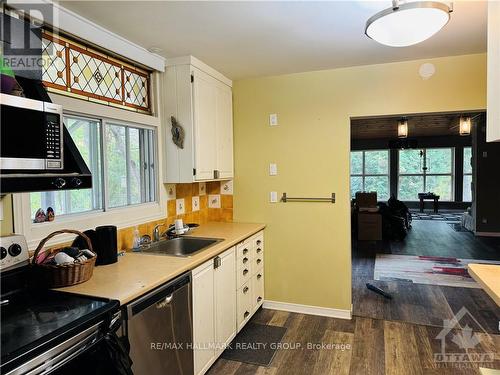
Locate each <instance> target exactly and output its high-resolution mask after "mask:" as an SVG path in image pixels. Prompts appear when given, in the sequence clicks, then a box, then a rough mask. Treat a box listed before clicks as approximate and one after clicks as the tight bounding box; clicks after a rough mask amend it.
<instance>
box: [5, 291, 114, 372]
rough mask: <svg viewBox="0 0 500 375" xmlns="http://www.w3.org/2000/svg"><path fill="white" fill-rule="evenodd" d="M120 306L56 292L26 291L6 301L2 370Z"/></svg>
mask: <svg viewBox="0 0 500 375" xmlns="http://www.w3.org/2000/svg"><path fill="white" fill-rule="evenodd" d="M118 306H119V303H118V301H110V300H107V299H101V298H96V297H86V296H80V295H75V294H70V293H65V292H58V291H53V290H23V291H20V292H17V293H15V294H12V295H10V296H8V297H6V296H4V297H2V304H1V308H0V309H1V358H2V360H1V362H2V367H3V365H4V364H6V363H7V362H9V361H11V360H13V359H16V360H17V358H18V357H20V356H26V355H27V354H28V353H29V352H30V351H34V350H36V349H38V348H41V347H42V346H46V345H50V344H52V345H54V344H55V343H58V342H59V341H62V340H63V339H64V337H66V336H68V335H70V334H72V332H73V333H74V332H76V331H80V330H82V329H84V328H85V327H87V326H90V324H94V322H95V321H96V319H102V316H103V315H104V314H106V313H107V312H110V311H112V310H114V309H117V308H118ZM2 372H3V371H2Z"/></svg>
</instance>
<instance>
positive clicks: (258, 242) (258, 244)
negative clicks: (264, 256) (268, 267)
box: [252, 232, 264, 249]
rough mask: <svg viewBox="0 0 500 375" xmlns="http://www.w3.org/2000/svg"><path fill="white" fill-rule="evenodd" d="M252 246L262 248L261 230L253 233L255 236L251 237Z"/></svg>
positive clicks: (262, 237) (262, 236)
mask: <svg viewBox="0 0 500 375" xmlns="http://www.w3.org/2000/svg"><path fill="white" fill-rule="evenodd" d="M252 242H253V246H254V247H255V248H257V247H260V248H262V249H264V233H263V232H259V233H257V234H256V235H255V237H254V238H253V241H252Z"/></svg>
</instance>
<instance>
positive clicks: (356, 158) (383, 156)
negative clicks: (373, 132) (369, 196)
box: [351, 150, 389, 200]
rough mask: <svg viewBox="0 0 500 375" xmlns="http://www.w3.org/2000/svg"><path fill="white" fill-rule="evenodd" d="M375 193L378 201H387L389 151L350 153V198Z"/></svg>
mask: <svg viewBox="0 0 500 375" xmlns="http://www.w3.org/2000/svg"><path fill="white" fill-rule="evenodd" d="M358 191H376V192H377V199H378V200H387V199H389V151H388V150H373V151H371V150H370V151H352V152H351V196H352V197H354V195H355V194H356V192H358Z"/></svg>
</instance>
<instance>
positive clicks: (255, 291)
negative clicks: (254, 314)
mask: <svg viewBox="0 0 500 375" xmlns="http://www.w3.org/2000/svg"><path fill="white" fill-rule="evenodd" d="M263 302H264V270H263V269H261V270H260V271H258V272H257V273H256V274H255V275H254V276H253V277H252V306H253V310H254V311H255V310H257V309H258V308H259V306H260V305H262V303H263Z"/></svg>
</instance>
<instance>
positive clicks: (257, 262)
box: [252, 253, 264, 273]
mask: <svg viewBox="0 0 500 375" xmlns="http://www.w3.org/2000/svg"><path fill="white" fill-rule="evenodd" d="M262 267H264V254H263V253H261V254H259V255H257V256H255V258H254V259H253V260H252V271H253V273H255V272H257V271H258V270H262Z"/></svg>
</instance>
